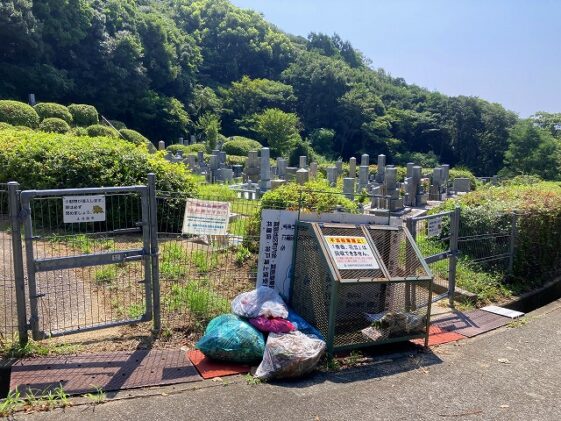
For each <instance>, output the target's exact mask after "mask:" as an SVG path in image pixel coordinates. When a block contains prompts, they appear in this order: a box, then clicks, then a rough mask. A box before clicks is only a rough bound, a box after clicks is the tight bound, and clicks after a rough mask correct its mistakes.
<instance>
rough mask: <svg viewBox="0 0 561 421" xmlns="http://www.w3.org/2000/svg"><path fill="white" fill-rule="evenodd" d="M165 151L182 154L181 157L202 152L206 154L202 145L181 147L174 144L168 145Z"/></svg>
mask: <svg viewBox="0 0 561 421" xmlns="http://www.w3.org/2000/svg"><path fill="white" fill-rule="evenodd" d="M166 150H168V151H170V152H173V153H177V152H180V151H181V152H183V155H189V154H190V153H197V152H204V153H205V154H206V145H205V144H204V143H194V144H192V145H181V144H179V143H176V144H174V145H169V146H168V147H167V148H166Z"/></svg>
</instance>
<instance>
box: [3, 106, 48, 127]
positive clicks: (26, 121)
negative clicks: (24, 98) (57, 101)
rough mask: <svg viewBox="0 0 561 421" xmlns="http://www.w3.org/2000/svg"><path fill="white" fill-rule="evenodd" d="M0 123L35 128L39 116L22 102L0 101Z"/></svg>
mask: <svg viewBox="0 0 561 421" xmlns="http://www.w3.org/2000/svg"><path fill="white" fill-rule="evenodd" d="M0 122H3V123H8V124H11V125H12V126H25V127H31V128H36V127H37V126H38V125H39V115H38V114H37V112H36V111H35V110H34V109H33V107H32V106H30V105H27V104H25V103H23V102H18V101H10V100H0Z"/></svg>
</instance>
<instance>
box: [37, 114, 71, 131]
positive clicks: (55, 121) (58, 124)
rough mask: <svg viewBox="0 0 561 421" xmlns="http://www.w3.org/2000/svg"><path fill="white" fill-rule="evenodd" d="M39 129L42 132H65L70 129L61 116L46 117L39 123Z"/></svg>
mask: <svg viewBox="0 0 561 421" xmlns="http://www.w3.org/2000/svg"><path fill="white" fill-rule="evenodd" d="M39 130H41V131H42V132H52V133H66V132H68V131H69V130H70V126H69V125H68V123H67V122H66V121H64V120H63V119H62V118H56V117H48V118H45V119H44V120H43V121H42V122H41V124H39Z"/></svg>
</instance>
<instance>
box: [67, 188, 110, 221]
mask: <svg viewBox="0 0 561 421" xmlns="http://www.w3.org/2000/svg"><path fill="white" fill-rule="evenodd" d="M62 208H63V212H64V216H63V221H64V223H65V224H72V223H76V222H99V221H105V215H106V214H105V196H103V195H99V196H64V197H63V198H62Z"/></svg>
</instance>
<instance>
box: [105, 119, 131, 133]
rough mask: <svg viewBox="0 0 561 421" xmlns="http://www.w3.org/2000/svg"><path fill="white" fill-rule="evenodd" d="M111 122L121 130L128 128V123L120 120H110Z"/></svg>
mask: <svg viewBox="0 0 561 421" xmlns="http://www.w3.org/2000/svg"><path fill="white" fill-rule="evenodd" d="M109 123H111V125H112V126H113V127H115V128H116V129H117V130H119V131H121V130H123V129H126V128H127V125H126V124H125V123H123V122H122V121H119V120H109Z"/></svg>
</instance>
